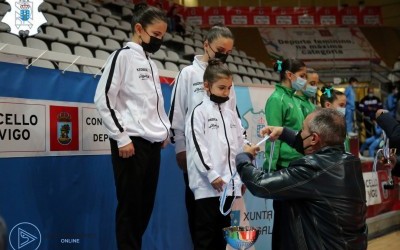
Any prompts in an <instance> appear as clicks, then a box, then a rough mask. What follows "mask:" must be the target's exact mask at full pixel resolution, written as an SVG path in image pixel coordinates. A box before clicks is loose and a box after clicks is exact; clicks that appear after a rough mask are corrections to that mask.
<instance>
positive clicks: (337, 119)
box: [308, 108, 346, 146]
mask: <svg viewBox="0 0 400 250" xmlns="http://www.w3.org/2000/svg"><path fill="white" fill-rule="evenodd" d="M314 113H315V116H314V119H312V120H311V121H310V123H309V125H308V126H309V130H310V132H311V133H317V134H318V135H319V136H320V137H321V140H322V143H323V146H336V145H343V143H344V140H345V139H346V121H345V118H344V115H342V114H341V113H340V112H338V111H337V110H335V109H329V108H322V109H318V110H316V111H314Z"/></svg>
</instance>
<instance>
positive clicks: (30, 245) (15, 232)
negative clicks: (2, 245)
mask: <svg viewBox="0 0 400 250" xmlns="http://www.w3.org/2000/svg"><path fill="white" fill-rule="evenodd" d="M9 241H10V245H11V248H12V249H13V250H17V249H21V248H24V249H32V250H36V249H38V248H39V246H40V243H41V241H42V236H41V234H40V231H39V229H38V228H37V227H36V226H35V225H33V224H32V223H29V222H21V223H19V224H17V225H15V226H14V227H13V228H12V229H11V231H10V236H9Z"/></svg>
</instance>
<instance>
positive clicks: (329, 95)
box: [320, 87, 344, 108]
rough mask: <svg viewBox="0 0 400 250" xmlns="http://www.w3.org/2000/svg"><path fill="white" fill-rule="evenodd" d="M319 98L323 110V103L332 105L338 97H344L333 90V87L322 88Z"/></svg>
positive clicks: (341, 93)
mask: <svg viewBox="0 0 400 250" xmlns="http://www.w3.org/2000/svg"><path fill="white" fill-rule="evenodd" d="M321 92H322V95H321V97H320V103H321V107H323V108H325V102H329V103H333V102H334V101H335V100H337V99H338V96H341V95H344V94H343V92H341V91H339V90H335V89H333V87H322V89H321Z"/></svg>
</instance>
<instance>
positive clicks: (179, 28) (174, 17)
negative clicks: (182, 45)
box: [167, 4, 186, 36]
mask: <svg viewBox="0 0 400 250" xmlns="http://www.w3.org/2000/svg"><path fill="white" fill-rule="evenodd" d="M178 11H179V6H178V5H176V4H175V5H173V6H172V7H171V9H170V10H169V11H168V13H167V17H168V20H169V23H168V30H169V32H171V33H177V34H179V35H181V36H184V35H185V34H186V28H185V22H184V20H183V17H182V15H181V14H179V13H178Z"/></svg>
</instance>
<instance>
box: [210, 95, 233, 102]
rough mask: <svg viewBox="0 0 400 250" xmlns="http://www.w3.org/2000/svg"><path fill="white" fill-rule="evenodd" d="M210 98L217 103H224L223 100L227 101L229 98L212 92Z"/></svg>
mask: <svg viewBox="0 0 400 250" xmlns="http://www.w3.org/2000/svg"><path fill="white" fill-rule="evenodd" d="M210 100H211V101H213V102H215V103H217V104H221V103H224V102H226V101H228V100H229V96H227V97H222V96H217V95H214V94H213V93H211V94H210Z"/></svg>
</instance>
